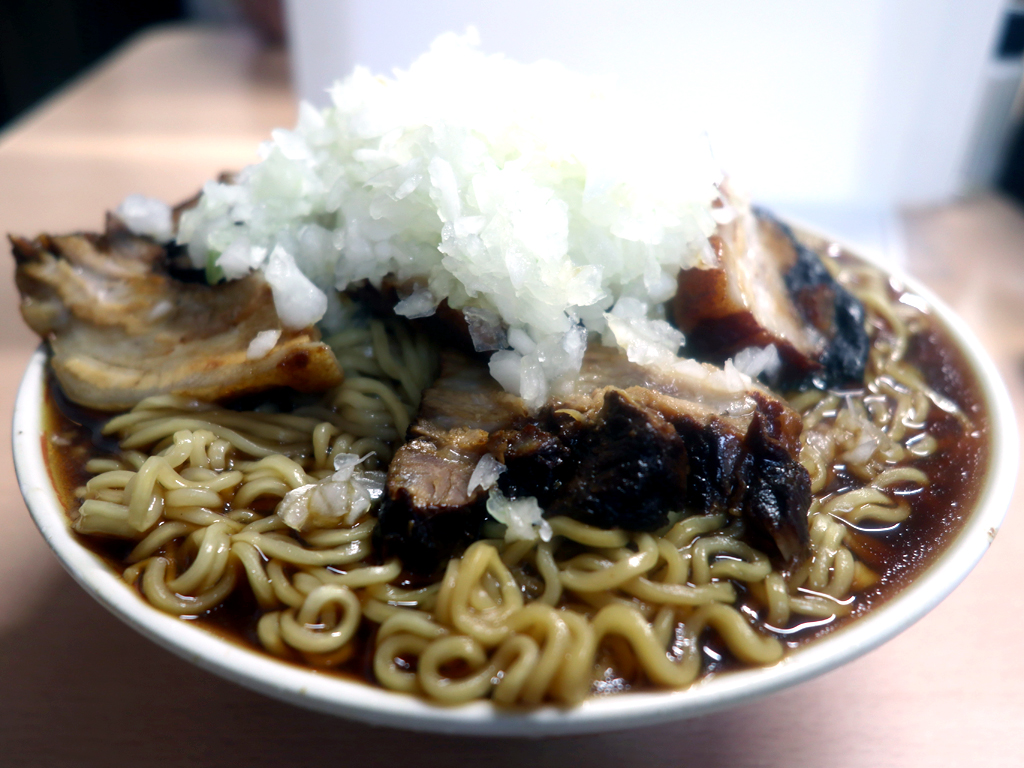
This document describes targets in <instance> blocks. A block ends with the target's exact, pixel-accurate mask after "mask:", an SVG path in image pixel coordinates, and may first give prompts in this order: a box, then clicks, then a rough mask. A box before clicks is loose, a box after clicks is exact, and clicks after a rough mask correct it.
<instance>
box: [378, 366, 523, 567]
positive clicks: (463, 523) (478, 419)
mask: <svg viewBox="0 0 1024 768" xmlns="http://www.w3.org/2000/svg"><path fill="white" fill-rule="evenodd" d="M527 416H528V411H527V409H526V405H525V403H524V402H523V401H522V400H521V399H520V398H518V397H516V396H515V395H510V394H508V393H507V392H505V391H504V390H503V389H502V388H501V387H500V386H499V385H498V383H497V382H496V381H494V379H492V378H491V375H490V372H489V371H488V369H487V364H486V363H485V362H481V361H479V360H477V359H474V358H471V357H468V356H466V355H463V354H461V353H459V352H456V351H453V350H446V351H445V352H444V353H443V354H442V356H441V372H440V375H439V376H438V378H437V380H436V381H435V382H434V383H433V385H431V386H430V387H428V388H427V389H426V390H425V391H424V392H423V397H422V400H421V402H420V410H419V413H418V414H417V417H416V420H415V421H414V422H413V424H412V425H411V426H410V427H409V432H408V435H407V437H406V442H405V443H404V444H403V445H402V446H401V447H400V448H399V449H398V451H396V452H395V455H394V458H392V460H391V464H390V465H389V466H388V479H387V486H386V493H385V499H384V503H383V504H382V505H381V509H380V511H379V513H378V518H379V524H378V526H377V531H376V535H377V537H378V545H379V546H380V547H382V548H383V551H384V552H385V553H386V554H387V555H388V556H391V555H397V556H398V557H400V558H401V560H402V562H403V563H404V564H405V567H406V568H408V569H409V570H412V571H415V572H419V573H429V572H431V571H433V570H434V569H435V568H437V566H438V565H439V564H441V563H443V562H445V561H446V560H448V558H450V557H451V556H452V554H453V553H454V552H455V551H456V550H458V549H459V548H461V547H464V546H466V545H468V544H470V543H471V542H473V541H474V540H475V539H476V538H478V536H479V533H480V527H481V525H482V524H483V522H484V519H485V516H486V511H485V509H484V501H485V499H486V495H487V493H486V491H484V490H482V489H480V488H476V489H474V490H473V491H470V490H469V481H470V477H471V476H472V474H473V470H474V469H475V468H476V465H477V463H478V462H479V461H480V459H481V458H482V457H483V455H484V454H485V453H486V452H487V444H488V441H489V440H490V437H491V433H492V432H495V431H497V430H499V429H502V428H503V427H506V426H508V425H509V424H511V423H513V422H516V421H520V420H523V419H525V418H527Z"/></svg>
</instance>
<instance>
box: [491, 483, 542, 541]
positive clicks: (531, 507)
mask: <svg viewBox="0 0 1024 768" xmlns="http://www.w3.org/2000/svg"><path fill="white" fill-rule="evenodd" d="M487 512H488V514H489V515H490V516H491V517H493V518H494V519H495V520H497V521H498V522H499V523H501V524H502V525H504V526H506V528H505V541H536V540H537V539H538V538H539V539H540V540H541V541H551V537H552V535H553V533H554V532H553V531H552V529H551V523H549V522H548V521H547V520H545V519H544V517H543V515H544V510H542V509H541V508H540V504H538V503H537V499H535V498H534V497H533V496H524V497H523V498H521V499H510V498H508V497H507V496H505V494H503V493H502V492H501V491H499V490H498V489H497V488H495V489H493V490H492V491H491V493H490V495H489V496H488V497H487Z"/></svg>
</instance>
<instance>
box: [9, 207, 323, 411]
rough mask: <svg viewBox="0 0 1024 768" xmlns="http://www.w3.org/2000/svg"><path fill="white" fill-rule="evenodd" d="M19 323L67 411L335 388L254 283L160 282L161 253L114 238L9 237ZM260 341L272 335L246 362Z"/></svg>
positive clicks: (318, 346) (116, 233)
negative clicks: (40, 348) (40, 352)
mask: <svg viewBox="0 0 1024 768" xmlns="http://www.w3.org/2000/svg"><path fill="white" fill-rule="evenodd" d="M11 243H12V245H13V250H14V258H15V261H16V263H17V268H16V272H15V277H16V280H17V284H18V289H19V291H20V292H21V314H22V316H23V317H24V319H25V322H26V323H28V325H29V326H30V327H31V328H32V330H34V331H35V332H36V333H38V334H39V335H40V336H41V337H42V338H43V339H44V340H46V341H47V342H48V343H49V345H50V349H51V351H52V353H53V356H52V358H51V365H52V367H53V372H54V373H55V374H56V376H57V379H58V381H59V382H60V384H61V388H62V389H63V390H64V393H65V394H66V395H67V396H68V397H69V398H70V399H71V400H72V401H74V402H75V403H78V404H79V405H84V406H87V407H90V408H96V409H99V410H105V411H118V410H124V409H127V408H131V407H132V406H133V405H135V404H136V403H138V402H139V401H140V400H142V399H144V398H146V397H149V396H151V395H159V394H179V395H185V396H188V397H196V398H200V399H204V400H220V399H224V398H231V397H238V396H240V395H245V394H251V393H255V392H261V391H264V390H268V389H272V388H275V387H290V388H292V389H296V390H299V391H301V392H320V391H324V390H326V389H329V388H330V387H332V386H335V385H336V384H338V383H340V382H341V379H342V373H341V369H340V368H339V367H338V363H337V360H336V359H335V357H334V354H333V353H332V352H331V350H330V347H328V346H327V345H326V344H324V343H322V342H321V341H320V334H319V332H318V331H317V330H316V328H314V327H309V328H304V329H301V330H288V329H283V328H282V327H281V322H280V320H279V319H278V317H277V313H276V312H275V311H274V302H273V295H272V293H271V290H270V286H269V285H267V283H266V282H265V281H264V280H263V278H262V277H261V276H260V275H258V274H253V275H250V276H249V277H246V278H244V279H242V280H236V281H233V282H229V283H225V284H222V285H217V286H209V285H205V284H197V283H189V282H184V281H182V280H178V279H175V278H174V277H172V276H171V274H169V271H168V270H169V264H168V262H167V252H166V251H165V249H164V248H162V247H161V246H159V245H157V244H156V243H155V242H153V241H152V240H150V239H148V238H142V237H136V236H134V235H132V234H130V233H128V232H127V231H124V230H123V228H120V229H119V228H116V227H115V228H111V229H110V230H108V232H107V233H106V234H104V235H88V234H80V235H67V236H63V237H51V236H47V235H43V236H41V237H38V238H36V239H35V240H34V241H29V240H25V239H22V238H15V237H12V238H11ZM262 331H275V332H278V333H279V335H278V337H277V340H276V342H275V344H274V345H273V347H272V348H271V349H270V350H268V351H266V353H265V354H262V355H260V356H259V357H257V358H255V359H253V358H251V357H250V355H249V345H250V343H251V342H252V340H253V339H254V338H255V337H256V335H257V334H259V333H260V332H262Z"/></svg>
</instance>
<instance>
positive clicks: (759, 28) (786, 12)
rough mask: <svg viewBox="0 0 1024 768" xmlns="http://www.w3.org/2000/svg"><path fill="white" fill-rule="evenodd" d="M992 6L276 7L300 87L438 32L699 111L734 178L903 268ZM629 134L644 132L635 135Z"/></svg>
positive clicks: (583, 3)
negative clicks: (908, 239) (469, 31)
mask: <svg viewBox="0 0 1024 768" xmlns="http://www.w3.org/2000/svg"><path fill="white" fill-rule="evenodd" d="M1006 5H1007V2H1006V0H858V1H857V2H850V0H772V2H765V0H721V1H715V2H713V1H711V0H674V1H673V0H643V1H642V2H622V1H621V0H619V1H616V0H517V1H516V2H486V3H485V2H473V0H426V1H424V2H412V1H411V0H289V2H288V7H287V20H288V27H289V35H290V47H291V50H292V57H293V69H294V77H295V80H296V86H297V89H298V91H299V93H300V94H301V95H302V96H303V97H304V98H306V99H309V100H311V101H313V102H315V103H317V104H320V105H323V104H324V103H325V102H326V94H325V92H324V89H325V88H326V87H327V85H329V84H330V83H331V82H332V81H333V80H335V79H337V78H338V77H340V76H343V75H344V74H345V73H347V72H348V71H350V70H351V69H352V67H353V66H354V65H356V64H362V65H365V66H368V67H369V68H370V69H371V70H373V71H375V72H384V73H388V72H390V71H391V69H392V68H394V67H406V66H408V64H409V63H410V62H411V61H412V60H413V59H414V58H416V56H418V55H419V54H420V53H422V52H423V51H425V50H426V49H427V47H428V46H429V44H430V42H431V40H432V39H433V38H434V37H435V36H437V35H438V34H440V33H441V32H445V31H449V30H454V31H460V32H461V31H463V30H464V29H465V28H466V27H467V25H473V26H475V27H476V28H477V29H478V30H479V33H480V37H481V40H482V48H483V49H484V50H485V51H487V52H501V53H505V54H507V55H509V56H510V57H512V58H515V59H518V60H521V61H527V62H528V61H535V60H537V59H542V58H546V59H555V60H557V61H561V62H562V63H564V64H565V65H567V66H568V67H570V68H571V69H574V70H577V71H580V72H586V73H594V74H601V75H611V76H614V77H615V78H617V79H618V81H619V82H620V83H622V84H624V85H627V86H628V87H631V88H637V89H643V90H647V91H650V93H651V95H652V97H653V98H658V99H666V98H667V99H671V100H672V101H673V108H675V109H678V110H681V111H687V112H691V113H692V112H696V114H697V115H698V116H699V119H701V120H702V121H703V122H704V124H705V125H706V126H707V128H708V131H709V133H710V135H711V137H712V141H713V144H714V146H715V150H716V154H717V155H718V157H719V159H720V160H721V162H722V164H723V166H724V167H725V168H726V169H728V170H729V171H730V172H731V173H732V175H733V176H734V178H736V179H737V180H738V182H739V183H740V185H741V186H743V187H745V188H746V189H747V190H748V191H749V192H750V193H751V194H752V196H753V197H754V198H755V199H756V200H758V201H760V202H762V203H766V204H769V205H771V206H773V207H775V208H776V210H778V211H779V212H781V213H783V214H786V215H789V216H790V217H793V218H795V219H797V220H801V221H804V222H806V223H808V224H811V225H813V226H817V227H819V228H822V229H825V230H827V231H828V232H829V233H831V234H833V235H835V236H837V237H840V238H844V239H846V240H848V241H851V242H852V243H854V244H856V245H859V246H861V247H862V248H866V249H868V250H871V251H874V252H875V253H876V254H877V255H878V256H880V257H882V258H886V259H893V260H897V261H899V260H900V259H901V246H900V242H899V241H900V238H899V232H898V229H897V228H896V224H895V211H896V210H897V209H898V207H901V206H908V205H920V204H927V203H932V202H938V201H941V200H945V199H948V198H949V197H951V196H954V195H957V194H960V193H962V192H964V191H965V190H966V189H968V188H969V186H970V184H971V171H970V165H971V162H972V158H973V157H975V156H976V155H977V150H976V149H975V147H974V144H975V143H976V142H977V136H978V128H977V126H978V124H979V120H980V117H979V112H980V111H981V110H982V108H983V102H984V98H985V93H986V85H987V79H988V78H989V76H990V74H991V73H990V65H991V53H992V50H993V46H994V44H995V40H996V38H997V36H998V33H999V30H1000V28H1001V22H1002V16H1003V12H1004V10H1005V8H1006ZM637 134H638V139H639V140H642V135H643V126H641V125H638V126H637Z"/></svg>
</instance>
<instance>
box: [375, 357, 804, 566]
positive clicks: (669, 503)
mask: <svg viewBox="0 0 1024 768" xmlns="http://www.w3.org/2000/svg"><path fill="white" fill-rule="evenodd" d="M800 429H801V420H800V417H799V415H797V414H796V413H795V412H794V411H793V410H792V409H790V408H789V407H788V406H787V405H786V404H785V403H783V402H782V401H781V400H779V399H778V398H776V397H775V396H773V395H772V394H771V393H769V392H768V391H767V390H765V389H763V388H761V387H759V386H757V385H756V384H751V383H750V382H749V380H747V379H745V378H744V377H742V376H740V375H739V374H738V373H737V372H735V371H731V372H727V371H723V370H721V369H717V368H714V367H713V366H710V365H702V364H700V363H695V362H694V361H690V360H680V361H676V362H674V363H673V364H672V365H664V366H660V365H651V366H640V365H636V364H633V363H630V362H629V361H628V360H627V359H626V357H625V355H624V354H623V353H622V352H620V351H619V350H617V349H612V348H607V347H599V346H595V347H591V348H590V349H588V351H587V354H586V356H585V357H584V362H583V369H582V371H581V374H580V377H579V379H578V381H577V382H576V384H575V386H574V388H573V389H572V391H570V392H568V393H564V394H562V395H560V396H559V397H557V398H554V399H552V400H551V401H549V403H548V404H547V405H545V406H544V407H543V408H541V409H540V410H539V411H538V412H532V413H531V412H530V411H529V410H528V409H527V408H526V407H525V404H524V403H523V401H522V400H520V399H519V398H516V397H514V396H512V395H509V394H507V393H505V392H503V391H502V390H501V389H500V387H498V385H497V384H495V383H494V381H493V380H492V379H491V378H490V376H489V375H488V371H487V368H486V365H485V364H484V363H482V362H480V361H478V360H476V359H471V358H467V357H464V356H461V355H457V354H455V353H448V354H446V356H445V358H444V362H443V365H442V372H441V376H440V378H439V379H438V380H437V382H435V384H434V385H433V386H432V387H430V388H429V389H427V391H426V392H425V393H424V398H423V406H422V408H421V411H420V413H419V414H418V416H417V419H416V421H415V423H414V424H413V426H412V427H411V428H410V430H409V439H408V442H407V443H406V444H405V445H403V446H402V447H401V448H400V449H399V451H398V452H397V453H396V454H395V457H394V459H393V460H392V462H391V466H390V467H389V470H388V482H387V493H386V497H387V498H386V501H385V503H384V505H383V506H382V508H381V511H380V524H379V526H378V536H379V543H380V544H381V546H382V547H383V548H384V551H385V554H387V555H389V556H390V555H397V556H399V557H400V558H402V560H403V562H404V563H405V565H406V567H407V568H409V569H410V570H412V571H417V572H430V571H433V570H434V569H436V568H437V567H439V566H440V565H441V564H442V563H443V562H444V561H445V560H446V559H447V558H448V557H450V556H451V555H452V554H453V553H455V552H456V551H458V550H459V549H460V548H461V547H463V546H465V545H466V544H468V543H469V542H471V541H473V540H474V539H475V538H476V537H477V536H479V531H480V527H481V525H482V524H483V521H484V519H485V517H486V513H485V510H484V502H485V499H486V492H485V491H483V490H481V489H479V488H475V489H473V490H472V491H470V490H469V487H468V486H469V481H470V478H471V476H472V474H473V470H474V469H475V468H476V466H477V464H478V463H479V461H480V460H481V458H482V457H483V456H485V455H490V456H492V457H493V458H495V459H496V460H497V461H499V462H500V463H502V464H504V465H505V468H506V471H505V472H504V473H503V474H502V475H501V476H500V477H499V479H498V484H499V486H500V487H501V489H502V491H503V492H504V493H505V494H506V495H508V496H509V497H511V498H520V497H525V496H533V497H536V498H537V499H538V500H539V502H540V504H541V506H542V507H543V508H544V509H545V514H546V515H562V514H564V515H569V516H571V517H574V518H577V519H579V520H582V521H584V522H587V523H589V524H592V525H596V526H599V527H603V528H612V527H619V528H624V529H626V530H632V531H641V530H648V531H649V530H655V529H657V528H660V527H661V526H663V525H664V524H665V523H666V522H667V520H668V513H669V512H672V511H677V510H683V509H688V510H690V511H694V512H714V511H720V510H721V511H728V512H731V513H733V514H736V515H740V516H742V517H743V518H744V519H745V520H746V521H747V525H748V530H749V531H750V534H751V538H752V539H754V540H755V541H757V543H759V544H761V545H763V546H765V548H766V549H767V550H768V551H771V552H774V553H776V554H777V556H778V558H779V559H782V560H785V561H792V560H795V559H798V558H799V557H800V556H801V554H802V553H803V551H804V549H805V547H806V544H807V541H808V532H807V517H806V513H807V508H808V506H809V504H810V479H809V477H808V475H807V472H806V470H805V469H804V468H803V467H802V466H801V465H800V463H799V462H798V460H797V456H798V452H799V434H800Z"/></svg>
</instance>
